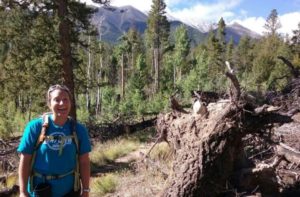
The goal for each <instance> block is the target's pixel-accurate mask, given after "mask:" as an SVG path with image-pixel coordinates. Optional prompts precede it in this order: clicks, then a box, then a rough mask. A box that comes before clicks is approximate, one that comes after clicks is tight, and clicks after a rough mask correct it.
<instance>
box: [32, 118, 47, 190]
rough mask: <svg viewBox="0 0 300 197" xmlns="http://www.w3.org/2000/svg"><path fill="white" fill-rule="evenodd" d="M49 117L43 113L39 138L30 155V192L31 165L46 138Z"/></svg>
mask: <svg viewBox="0 0 300 197" xmlns="http://www.w3.org/2000/svg"><path fill="white" fill-rule="evenodd" d="M49 115H50V113H44V114H43V116H42V129H41V132H40V135H39V137H38V138H37V140H36V143H35V147H34V151H33V154H32V158H31V163H30V191H33V174H34V171H33V165H34V162H35V158H36V151H37V149H38V148H39V147H40V145H41V144H42V143H43V142H44V140H45V138H46V132H47V128H48V127H49Z"/></svg>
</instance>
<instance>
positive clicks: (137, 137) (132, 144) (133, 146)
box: [90, 130, 153, 167]
mask: <svg viewBox="0 0 300 197" xmlns="http://www.w3.org/2000/svg"><path fill="white" fill-rule="evenodd" d="M152 135H153V130H146V131H141V132H136V133H134V134H132V135H128V136H125V137H120V138H117V139H114V140H110V141H107V142H105V143H98V144H96V145H95V146H94V147H93V151H92V152H91V153H90V159H91V163H92V167H93V166H94V167H97V166H98V167H100V166H103V165H106V164H108V163H111V162H113V161H114V160H115V159H117V158H119V157H122V156H125V155H127V154H128V153H130V152H132V151H135V150H137V149H138V148H139V147H140V145H141V144H142V143H145V142H146V141H147V140H149V138H150V137H151V136H152Z"/></svg>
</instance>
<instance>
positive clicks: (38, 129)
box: [18, 85, 91, 197]
mask: <svg viewBox="0 0 300 197" xmlns="http://www.w3.org/2000/svg"><path fill="white" fill-rule="evenodd" d="M47 104H48V107H49V108H50V110H51V114H50V115H49V116H43V118H38V119H34V120H32V121H30V122H29V123H28V124H27V126H26V128H25V131H24V134H23V137H22V139H21V142H20V145H19V147H18V152H20V153H21V157H20V164H19V185H20V196H21V197H25V196H26V197H29V196H37V195H38V194H35V190H37V188H39V187H41V186H42V187H45V186H47V187H49V186H50V188H51V191H50V192H49V191H47V194H50V193H51V195H49V196H52V197H61V196H75V195H74V190H75V191H76V190H78V188H79V187H78V184H76V183H78V180H79V179H78V177H79V176H76V175H80V181H81V184H80V182H79V184H80V188H81V196H82V197H87V196H89V179H90V161H89V152H90V151H91V144H90V141H89V137H88V133H87V129H86V128H85V127H84V126H83V125H82V124H80V123H77V122H75V121H73V120H72V119H70V118H69V117H68V115H69V112H70V109H71V94H70V91H69V89H68V88H67V87H65V86H62V85H54V86H51V87H50V88H49V90H48V92H47ZM43 127H44V128H45V130H44V131H45V133H44V135H42V134H41V133H43V131H42V128H43ZM74 130H75V131H74ZM76 141H77V142H76ZM77 144H79V145H78V147H77ZM77 150H78V153H77ZM76 158H77V159H76ZM76 169H77V170H76ZM76 185H77V186H76ZM43 189H44V188H43ZM72 192H73V193H72ZM79 192H80V190H79ZM79 192H78V193H79Z"/></svg>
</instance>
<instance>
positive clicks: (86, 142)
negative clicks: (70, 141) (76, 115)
mask: <svg viewBox="0 0 300 197" xmlns="http://www.w3.org/2000/svg"><path fill="white" fill-rule="evenodd" d="M77 135H78V140H79V154H80V155H83V154H85V153H88V152H91V150H92V147H91V142H90V139H89V135H88V131H87V128H86V127H85V126H84V125H82V124H80V123H78V124H77Z"/></svg>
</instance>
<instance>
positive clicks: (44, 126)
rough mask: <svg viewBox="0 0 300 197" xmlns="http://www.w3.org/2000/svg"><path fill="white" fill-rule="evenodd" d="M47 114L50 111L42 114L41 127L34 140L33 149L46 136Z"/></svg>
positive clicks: (37, 146)
mask: <svg viewBox="0 0 300 197" xmlns="http://www.w3.org/2000/svg"><path fill="white" fill-rule="evenodd" d="M49 115H50V113H45V114H43V116H42V129H41V132H40V135H39V137H38V139H37V141H36V144H35V150H36V149H38V148H39V146H40V145H41V144H42V143H43V142H44V140H45V138H46V133H47V128H48V127H49Z"/></svg>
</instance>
